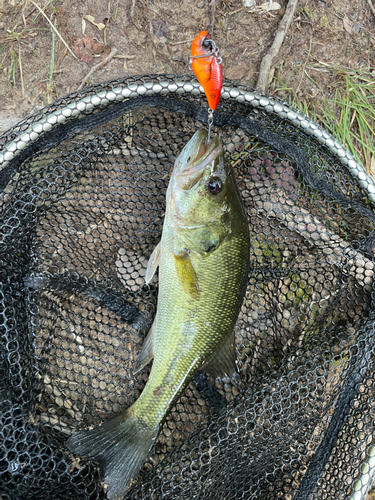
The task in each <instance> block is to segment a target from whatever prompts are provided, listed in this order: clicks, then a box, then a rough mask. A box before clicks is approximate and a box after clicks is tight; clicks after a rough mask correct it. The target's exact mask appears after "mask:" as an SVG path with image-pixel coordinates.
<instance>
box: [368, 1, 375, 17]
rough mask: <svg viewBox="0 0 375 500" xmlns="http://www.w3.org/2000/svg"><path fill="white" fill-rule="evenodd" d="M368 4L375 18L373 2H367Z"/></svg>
mask: <svg viewBox="0 0 375 500" xmlns="http://www.w3.org/2000/svg"><path fill="white" fill-rule="evenodd" d="M367 3H368V4H369V6H370V9H371V12H372V13H373V14H374V16H375V7H374V6H373V5H372V2H371V0H367Z"/></svg>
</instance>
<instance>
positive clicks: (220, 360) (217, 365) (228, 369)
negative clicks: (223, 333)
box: [201, 330, 237, 378]
mask: <svg viewBox="0 0 375 500" xmlns="http://www.w3.org/2000/svg"><path fill="white" fill-rule="evenodd" d="M201 370H204V371H207V372H208V373H209V374H210V375H212V376H213V377H214V378H216V377H219V378H223V377H227V376H229V377H231V376H232V375H234V374H235V373H236V372H237V369H236V344H235V340H234V330H233V332H232V333H231V334H230V335H229V336H228V338H227V340H226V341H225V343H224V345H223V346H222V347H221V349H220V351H219V352H217V353H215V354H214V355H213V356H212V357H211V359H210V360H209V361H208V362H207V363H206V364H205V365H203V366H202V367H201Z"/></svg>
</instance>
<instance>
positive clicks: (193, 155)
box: [175, 128, 224, 190]
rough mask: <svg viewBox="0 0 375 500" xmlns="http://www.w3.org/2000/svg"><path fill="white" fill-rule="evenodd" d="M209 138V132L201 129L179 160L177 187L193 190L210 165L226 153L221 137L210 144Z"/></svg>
mask: <svg viewBox="0 0 375 500" xmlns="http://www.w3.org/2000/svg"><path fill="white" fill-rule="evenodd" d="M207 137H208V131H207V130H206V129H204V128H201V129H199V130H198V131H197V132H196V133H195V134H194V135H193V137H192V138H191V140H190V141H189V142H188V144H187V145H186V146H185V148H184V149H183V150H182V152H181V154H180V156H179V157H178V158H177V160H176V164H175V168H176V167H177V168H176V174H177V185H178V186H179V187H180V188H181V189H184V190H187V189H191V188H192V187H193V186H194V185H195V184H197V182H198V181H199V180H200V178H201V177H202V175H203V172H204V171H205V170H206V168H207V167H208V166H209V165H210V163H211V162H212V161H213V160H215V159H216V158H217V157H218V156H219V155H220V154H223V153H224V151H223V147H222V145H221V141H220V139H219V137H217V136H216V137H215V138H214V139H212V141H211V142H210V143H209V144H207Z"/></svg>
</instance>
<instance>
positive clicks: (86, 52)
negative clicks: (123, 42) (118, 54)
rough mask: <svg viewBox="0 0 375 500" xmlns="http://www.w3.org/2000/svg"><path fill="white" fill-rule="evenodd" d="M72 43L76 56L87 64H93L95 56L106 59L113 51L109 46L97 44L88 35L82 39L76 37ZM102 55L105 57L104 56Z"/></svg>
mask: <svg viewBox="0 0 375 500" xmlns="http://www.w3.org/2000/svg"><path fill="white" fill-rule="evenodd" d="M72 41H73V51H74V53H75V55H76V56H77V57H78V59H79V60H80V61H84V62H86V63H89V62H91V61H92V60H93V59H94V55H101V57H102V58H105V57H107V55H108V54H109V53H110V51H111V49H110V47H108V45H104V43H101V42H97V41H95V40H94V39H93V38H91V37H90V36H87V35H84V36H82V37H77V36H74V37H73V38H72ZM102 54H104V55H103V56H102Z"/></svg>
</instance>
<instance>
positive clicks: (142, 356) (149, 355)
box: [134, 318, 156, 373]
mask: <svg viewBox="0 0 375 500" xmlns="http://www.w3.org/2000/svg"><path fill="white" fill-rule="evenodd" d="M155 320H156V318H155V319H154V322H153V323H152V326H151V328H150V330H149V332H148V334H147V336H146V338H145V340H144V342H143V345H142V347H141V350H140V351H139V353H138V356H137V359H136V361H135V366H134V373H138V372H140V371H141V370H142V368H143V367H144V366H146V365H147V364H148V363H149V362H150V361H151V360H152V359H153V357H154V338H153V331H154V325H155Z"/></svg>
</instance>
